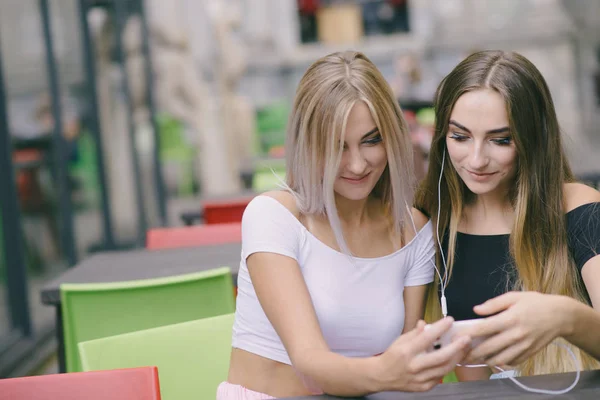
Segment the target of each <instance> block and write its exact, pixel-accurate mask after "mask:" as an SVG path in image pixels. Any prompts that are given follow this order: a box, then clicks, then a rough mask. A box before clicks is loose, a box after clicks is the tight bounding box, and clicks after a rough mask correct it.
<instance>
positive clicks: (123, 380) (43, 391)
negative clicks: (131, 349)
mask: <svg viewBox="0 0 600 400" xmlns="http://www.w3.org/2000/svg"><path fill="white" fill-rule="evenodd" d="M0 399H7V400H8V399H10V400H46V399H60V400H80V399H85V400H106V399H110V400H160V387H159V383H158V370H157V368H156V367H142V368H128V369H115V370H110V371H93V372H73V373H67V374H52V375H40V376H27V377H23V378H11V379H0Z"/></svg>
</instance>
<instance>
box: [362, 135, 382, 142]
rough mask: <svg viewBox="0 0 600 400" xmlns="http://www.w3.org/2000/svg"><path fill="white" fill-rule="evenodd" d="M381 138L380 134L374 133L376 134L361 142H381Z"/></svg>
mask: <svg viewBox="0 0 600 400" xmlns="http://www.w3.org/2000/svg"><path fill="white" fill-rule="evenodd" d="M382 140H383V139H382V138H381V135H376V136H374V137H372V138H371V139H367V140H365V141H364V142H363V143H365V144H377V143H381V142H382Z"/></svg>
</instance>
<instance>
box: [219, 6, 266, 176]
mask: <svg viewBox="0 0 600 400" xmlns="http://www.w3.org/2000/svg"><path fill="white" fill-rule="evenodd" d="M209 5H210V7H209V15H210V17H211V20H212V22H213V24H212V25H213V31H214V35H215V40H216V43H217V49H216V53H217V54H216V59H215V63H214V66H215V67H214V72H215V80H216V87H217V90H218V95H219V99H220V103H221V110H220V115H221V120H222V127H223V133H224V135H225V137H226V138H227V146H228V154H229V162H230V163H231V165H232V166H233V167H234V168H233V170H234V171H235V172H236V174H237V179H238V181H239V176H240V173H241V172H243V171H244V170H248V169H252V168H253V166H252V164H251V163H252V155H253V148H254V145H253V138H254V133H255V132H254V131H255V126H256V121H255V111H254V107H253V106H252V104H251V103H250V101H248V99H246V98H244V97H243V96H241V95H239V94H238V93H237V88H238V85H239V82H240V80H241V79H242V77H243V75H244V72H245V70H246V67H247V61H246V54H245V52H244V48H243V45H242V43H240V42H239V41H238V40H236V30H237V29H239V26H240V25H241V22H242V13H241V6H242V4H241V2H240V1H239V0H235V1H234V2H231V1H230V2H227V4H225V2H223V1H219V0H213V1H212V2H211V3H209Z"/></svg>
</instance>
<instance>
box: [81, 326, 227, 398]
mask: <svg viewBox="0 0 600 400" xmlns="http://www.w3.org/2000/svg"><path fill="white" fill-rule="evenodd" d="M233 318H234V314H229V315H221V316H218V317H212V318H204V319H201V320H197V321H191V322H184V323H181V324H175V325H169V326H163V327H160V328H154V329H147V330H143V331H138V332H132V333H126V334H124V335H118V336H112V337H108V338H104V339H97V340H92V341H89V342H83V343H80V344H79V351H80V353H81V361H82V364H83V369H84V370H85V371H97V370H106V369H119V368H130V367H136V366H156V367H158V376H159V381H160V392H161V398H162V399H163V400H188V399H189V400H198V399H214V398H215V395H216V392H217V387H218V385H219V383H221V382H223V381H225V380H226V379H227V373H228V370H229V357H230V354H231V332H232V327H233Z"/></svg>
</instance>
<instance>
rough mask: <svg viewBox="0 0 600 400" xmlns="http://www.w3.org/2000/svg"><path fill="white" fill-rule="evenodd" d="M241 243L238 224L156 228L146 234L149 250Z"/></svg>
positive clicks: (240, 232)
mask: <svg viewBox="0 0 600 400" xmlns="http://www.w3.org/2000/svg"><path fill="white" fill-rule="evenodd" d="M241 241H242V224H241V223H240V222H235V223H229V224H214V225H194V226H186V227H177V228H156V229H150V230H149V231H148V232H147V233H146V248H147V249H149V250H159V249H174V248H180V247H194V246H207V245H215V244H225V243H240V242H241Z"/></svg>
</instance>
